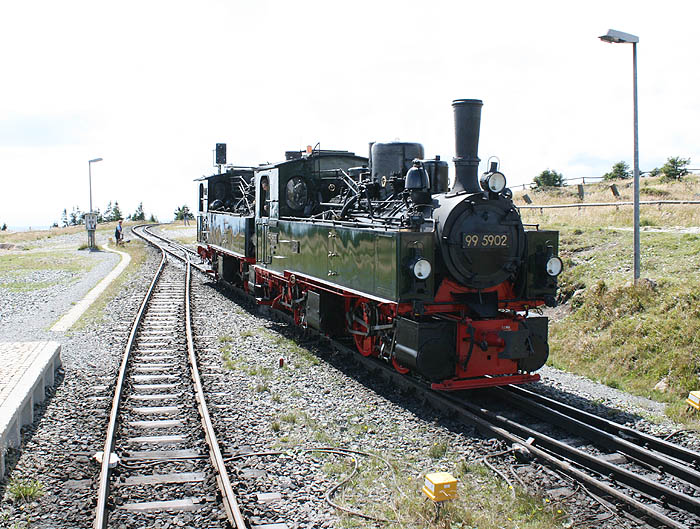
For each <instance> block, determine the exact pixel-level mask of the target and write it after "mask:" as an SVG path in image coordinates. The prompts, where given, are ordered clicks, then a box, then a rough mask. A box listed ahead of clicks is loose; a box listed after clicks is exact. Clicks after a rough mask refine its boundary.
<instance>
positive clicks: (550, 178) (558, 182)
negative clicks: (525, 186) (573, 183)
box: [534, 169, 564, 188]
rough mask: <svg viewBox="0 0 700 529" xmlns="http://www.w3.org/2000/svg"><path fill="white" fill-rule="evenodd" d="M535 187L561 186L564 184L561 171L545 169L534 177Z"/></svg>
mask: <svg viewBox="0 0 700 529" xmlns="http://www.w3.org/2000/svg"><path fill="white" fill-rule="evenodd" d="M534 182H535V187H536V188H539V187H562V186H563V185H564V177H563V176H562V174H561V173H557V172H556V171H553V170H551V169H545V170H544V171H542V172H541V173H540V175H539V176H536V177H535V180H534Z"/></svg>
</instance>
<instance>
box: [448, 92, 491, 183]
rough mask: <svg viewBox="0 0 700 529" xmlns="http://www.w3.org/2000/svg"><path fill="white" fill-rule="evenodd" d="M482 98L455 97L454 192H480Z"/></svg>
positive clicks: (453, 105)
mask: <svg viewBox="0 0 700 529" xmlns="http://www.w3.org/2000/svg"><path fill="white" fill-rule="evenodd" d="M482 106H483V103H482V101H481V100H480V99H455V100H454V101H452V108H454V110H455V154H456V156H455V157H454V158H453V160H452V161H453V162H454V163H455V169H456V175H455V183H454V186H452V189H451V190H450V191H451V192H452V193H459V192H460V191H466V192H467V193H479V192H480V191H481V187H479V178H478V174H477V173H478V172H479V157H478V156H477V155H478V151H479V125H481V107H482Z"/></svg>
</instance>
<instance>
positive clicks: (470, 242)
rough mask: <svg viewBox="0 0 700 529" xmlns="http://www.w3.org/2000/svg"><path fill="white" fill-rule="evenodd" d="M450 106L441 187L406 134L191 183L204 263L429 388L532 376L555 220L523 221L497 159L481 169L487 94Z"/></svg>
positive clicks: (542, 337)
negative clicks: (451, 145) (450, 145)
mask: <svg viewBox="0 0 700 529" xmlns="http://www.w3.org/2000/svg"><path fill="white" fill-rule="evenodd" d="M452 106H453V110H454V118H455V145H456V156H455V158H454V160H453V161H454V165H455V177H454V182H453V184H452V186H451V188H448V186H449V178H448V170H449V169H448V164H447V163H446V162H445V161H443V160H441V159H440V157H439V156H436V157H435V158H432V159H426V158H425V156H424V149H423V146H422V145H421V144H418V143H408V142H390V143H373V144H371V145H370V152H369V158H365V157H361V156H357V155H355V154H354V153H351V152H347V151H329V150H320V149H310V148H309V149H307V151H306V152H297V151H291V152H287V153H286V159H285V161H283V162H280V163H276V164H269V165H262V166H258V167H235V166H231V167H227V170H226V171H225V172H224V173H222V174H218V175H213V176H211V177H207V178H203V179H201V180H200V184H199V204H200V207H199V211H200V215H199V217H198V240H199V242H200V243H201V244H200V246H199V249H198V251H199V253H200V255H201V256H202V257H203V258H204V259H206V260H208V261H209V262H210V263H211V273H212V274H213V275H214V276H215V277H216V278H217V279H219V280H221V281H225V282H227V283H229V284H232V285H234V286H237V287H239V288H241V289H243V290H244V291H245V292H247V293H249V294H250V295H252V296H254V297H255V298H256V300H257V302H258V303H260V304H265V305H269V306H272V307H274V308H277V309H279V310H282V311H285V312H288V313H289V314H290V315H292V316H293V318H294V320H295V322H296V323H297V324H298V325H300V326H302V327H304V328H308V329H313V330H315V331H317V332H319V333H321V334H323V335H327V336H331V337H334V338H337V339H343V338H345V339H348V340H352V341H353V342H354V345H355V347H356V348H357V350H358V352H359V353H360V354H362V355H364V356H374V357H377V358H380V359H383V360H385V361H387V362H389V363H391V364H392V365H393V366H394V368H396V369H397V370H398V371H399V372H401V373H409V372H413V373H415V374H416V375H419V376H421V377H423V378H425V379H428V380H429V381H430V382H431V384H432V387H433V388H434V389H438V390H456V389H468V388H477V387H484V386H495V385H502V384H513V383H524V382H532V381H535V380H538V379H539V375H537V374H536V373H534V371H536V370H537V369H539V368H540V367H541V366H542V365H544V363H545V361H546V360H547V356H548V351H549V349H548V344H547V334H548V320H547V318H546V317H544V316H541V315H540V314H539V313H538V312H539V308H540V307H542V306H543V305H549V306H552V305H554V304H555V296H556V291H557V275H558V274H559V273H560V271H561V268H562V263H561V260H560V259H559V258H558V256H557V252H558V232H556V231H547V230H540V229H538V227H527V226H524V225H523V223H522V219H521V217H520V214H519V211H518V209H517V208H516V206H515V205H514V203H513V200H512V193H511V191H510V190H509V189H508V188H507V187H506V179H505V176H504V175H503V173H502V172H500V171H499V168H498V166H497V164H495V163H494V164H491V165H490V167H488V169H487V171H486V172H485V173H483V174H482V175H481V176H479V174H478V166H479V158H478V155H477V152H478V143H479V127H480V122H481V109H482V102H481V101H480V100H472V99H459V100H455V101H454V102H453V103H452ZM526 228H527V229H526Z"/></svg>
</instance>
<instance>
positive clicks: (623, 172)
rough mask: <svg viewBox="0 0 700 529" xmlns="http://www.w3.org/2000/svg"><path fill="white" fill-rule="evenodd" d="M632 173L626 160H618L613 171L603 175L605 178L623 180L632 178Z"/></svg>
mask: <svg viewBox="0 0 700 529" xmlns="http://www.w3.org/2000/svg"><path fill="white" fill-rule="evenodd" d="M631 176H632V173H630V166H629V165H627V164H626V163H625V162H617V163H616V164H615V165H613V166H612V171H610V172H609V173H605V174H604V175H603V179H604V180H621V179H625V178H630V177H631Z"/></svg>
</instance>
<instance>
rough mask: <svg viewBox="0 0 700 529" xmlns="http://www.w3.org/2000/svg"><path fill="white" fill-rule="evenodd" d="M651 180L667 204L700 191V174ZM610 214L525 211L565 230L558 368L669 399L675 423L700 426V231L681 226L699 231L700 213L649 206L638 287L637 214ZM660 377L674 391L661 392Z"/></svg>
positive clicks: (555, 352) (554, 326) (555, 341)
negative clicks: (698, 402)
mask: <svg viewBox="0 0 700 529" xmlns="http://www.w3.org/2000/svg"><path fill="white" fill-rule="evenodd" d="M652 183H653V184H654V188H655V189H657V191H655V192H654V193H656V194H657V195H658V196H664V197H668V198H680V197H681V196H682V195H684V194H685V196H686V198H687V196H689V195H693V194H698V193H699V192H700V184H699V183H698V181H697V177H693V178H691V179H688V180H687V181H684V182H675V183H670V184H661V183H658V182H648V183H647V184H648V185H651V184H652ZM538 198H539V196H538ZM533 200H534V199H533ZM544 200H545V201H557V200H559V201H561V197H554V198H552V197H549V198H547V199H544ZM591 200H592V199H591ZM535 203H537V201H536V200H535ZM602 210H603V208H598V209H596V210H593V209H589V210H587V209H582V210H581V211H576V210H575V209H574V211H571V210H549V211H546V210H545V212H544V213H543V214H542V215H540V214H539V210H529V211H527V212H526V213H524V216H525V218H526V221H527V222H536V223H539V224H540V225H541V226H543V227H546V228H548V229H549V228H553V229H558V230H560V256H561V257H562V259H563V261H564V264H565V266H564V271H563V272H562V274H561V276H560V278H559V279H560V301H561V302H562V303H564V307H565V309H566V310H565V311H564V312H563V313H562V314H563V315H560V316H559V318H558V319H555V321H552V322H551V323H550V348H551V352H550V360H549V362H550V364H551V365H554V366H555V367H558V368H561V369H565V370H567V371H571V372H574V373H578V374H582V375H585V376H588V377H590V378H592V379H594V380H599V381H601V382H603V383H605V384H607V385H609V386H611V387H615V388H620V389H622V390H625V391H628V392H631V393H634V394H637V395H641V396H644V397H649V398H652V399H655V400H657V401H660V402H665V403H668V404H669V406H667V414H668V415H669V416H670V417H671V418H673V419H675V420H679V421H681V422H684V423H686V424H687V425H689V426H691V427H699V426H700V422H699V421H698V419H697V417H696V415H695V414H694V413H690V412H688V410H687V406H686V405H685V398H686V397H687V396H688V393H689V392H690V391H693V390H698V389H700V273H699V271H700V234H697V233H692V232H689V233H684V232H683V231H682V230H679V229H678V228H674V227H676V226H698V225H700V221H699V220H700V214H699V212H700V208H698V206H693V210H692V211H691V210H690V209H689V208H686V207H685V206H679V207H677V208H676V207H671V206H663V207H657V206H653V207H652V206H647V207H645V208H643V209H642V217H641V222H640V224H641V225H642V226H643V227H645V226H646V227H654V228H653V229H650V230H643V231H642V232H641V243H640V246H641V256H640V259H641V276H642V281H641V282H640V283H639V284H638V285H637V286H635V285H634V284H633V283H632V260H633V236H632V231H631V224H632V211H631V208H628V209H623V208H620V209H619V210H615V209H614V208H610V210H606V211H605V212H603V211H602ZM660 229H665V230H670V231H671V232H664V231H659V230H660ZM661 380H663V381H664V382H665V383H666V384H667V389H666V390H665V391H658V390H655V389H654V387H655V386H656V385H657V383H658V382H660V381H661Z"/></svg>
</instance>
